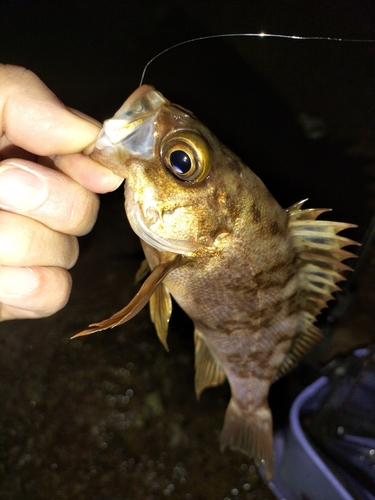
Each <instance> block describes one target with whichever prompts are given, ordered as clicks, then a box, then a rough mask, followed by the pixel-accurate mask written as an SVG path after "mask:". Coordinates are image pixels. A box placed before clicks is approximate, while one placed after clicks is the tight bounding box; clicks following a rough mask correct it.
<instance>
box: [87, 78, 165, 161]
mask: <svg viewBox="0 0 375 500" xmlns="http://www.w3.org/2000/svg"><path fill="white" fill-rule="evenodd" d="M168 103H169V101H168V100H167V99H165V98H164V97H163V96H162V94H160V92H158V91H157V90H155V89H154V88H153V87H151V86H150V85H142V87H139V88H138V89H137V90H136V91H135V92H133V93H132V94H131V95H130V96H129V97H128V98H127V99H126V101H125V102H124V104H123V105H122V106H121V108H120V109H119V110H118V111H117V112H116V113H115V115H114V116H113V117H112V118H110V119H109V120H106V121H105V122H104V124H103V128H102V130H101V131H100V133H99V136H98V138H97V139H96V141H95V143H94V145H93V146H89V147H88V148H86V150H85V154H92V153H93V152H94V151H95V150H97V151H98V152H101V151H103V150H106V151H114V150H115V149H116V148H119V147H120V148H122V149H123V150H124V151H126V152H127V154H128V155H135V156H138V157H141V158H151V157H152V155H153V154H154V148H155V119H156V117H157V114H158V113H159V111H160V109H161V107H162V106H163V105H165V104H168Z"/></svg>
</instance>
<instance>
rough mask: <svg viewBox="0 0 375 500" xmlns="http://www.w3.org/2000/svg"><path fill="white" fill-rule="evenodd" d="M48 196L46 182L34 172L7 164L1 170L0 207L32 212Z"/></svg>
mask: <svg viewBox="0 0 375 500" xmlns="http://www.w3.org/2000/svg"><path fill="white" fill-rule="evenodd" d="M47 196H48V188H47V185H46V184H45V182H44V180H43V179H42V178H41V177H40V176H39V175H37V174H36V173H35V172H33V171H32V170H30V169H28V168H26V167H20V166H18V165H12V164H7V165H3V166H2V167H1V168H0V205H1V206H2V208H5V209H11V210H19V211H25V210H32V209H34V208H37V207H38V206H39V205H41V204H42V203H43V202H44V201H45V200H46V199H47Z"/></svg>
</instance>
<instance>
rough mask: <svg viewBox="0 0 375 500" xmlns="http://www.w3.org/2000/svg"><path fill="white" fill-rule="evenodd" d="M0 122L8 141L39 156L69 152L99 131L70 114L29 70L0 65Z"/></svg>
mask: <svg viewBox="0 0 375 500" xmlns="http://www.w3.org/2000/svg"><path fill="white" fill-rule="evenodd" d="M0 84H1V87H0V88H1V92H0V123H2V131H3V133H4V134H5V136H6V137H7V139H8V141H10V142H11V143H13V144H15V145H17V146H20V147H22V148H23V149H26V150H27V151H30V152H31V153H34V154H36V155H39V156H49V155H55V154H70V153H78V152H80V151H82V150H83V149H84V148H85V147H86V146H87V145H88V144H90V143H92V142H93V141H94V140H95V139H96V137H97V135H98V132H99V130H100V128H99V127H98V126H97V125H96V124H94V123H93V122H91V121H89V120H86V119H84V118H82V117H81V116H78V115H77V114H74V113H72V112H71V111H70V110H69V109H68V108H66V107H65V106H64V105H63V104H62V102H61V101H60V100H59V99H58V98H57V97H56V96H55V94H54V93H53V92H52V91H51V90H50V89H49V88H48V87H46V85H44V83H43V82H42V81H41V80H40V79H39V78H38V77H37V76H36V75H35V74H34V73H33V72H31V71H29V70H26V69H24V68H20V67H17V66H11V65H4V64H0Z"/></svg>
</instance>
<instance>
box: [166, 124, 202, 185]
mask: <svg viewBox="0 0 375 500" xmlns="http://www.w3.org/2000/svg"><path fill="white" fill-rule="evenodd" d="M160 155H161V158H162V160H163V162H164V165H165V166H166V167H167V169H168V170H170V171H171V172H172V174H173V175H174V176H175V177H177V178H178V179H181V180H184V181H189V182H200V181H203V180H204V179H205V178H206V177H207V175H208V173H209V171H210V168H211V153H210V148H209V146H208V144H207V142H206V140H205V139H204V137H202V136H201V135H200V134H197V133H196V132H193V131H192V130H176V131H174V132H171V133H170V134H168V135H167V136H166V137H165V138H164V139H163V141H162V144H161V148H160Z"/></svg>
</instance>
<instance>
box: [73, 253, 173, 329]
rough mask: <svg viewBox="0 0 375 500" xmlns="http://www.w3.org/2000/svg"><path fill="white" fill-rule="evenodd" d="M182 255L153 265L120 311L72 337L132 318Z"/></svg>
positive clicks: (116, 324)
mask: <svg viewBox="0 0 375 500" xmlns="http://www.w3.org/2000/svg"><path fill="white" fill-rule="evenodd" d="M181 260H182V255H180V254H177V255H176V256H175V257H174V258H173V259H172V260H170V261H168V262H162V263H160V264H159V265H157V266H156V267H155V269H154V270H153V271H152V273H151V274H150V276H149V277H148V278H147V279H146V281H145V282H144V283H143V285H142V286H141V288H140V290H139V292H138V293H137V295H136V296H135V297H134V298H133V299H132V300H131V301H130V302H129V304H128V305H127V306H125V307H124V308H123V309H121V311H118V312H117V313H116V314H114V315H113V316H111V317H110V318H108V319H105V320H103V321H101V322H99V323H93V324H92V325H90V328H89V329H88V330H84V331H83V332H80V333H77V334H76V335H74V337H72V338H76V337H82V336H84V335H90V334H91V333H95V332H100V331H102V330H107V329H108V328H114V327H115V326H118V325H122V324H123V323H126V322H127V321H129V320H130V319H131V318H134V316H136V315H137V314H138V313H139V311H140V310H141V309H143V307H144V306H145V305H146V304H147V302H148V301H149V300H150V298H151V296H152V295H153V293H154V292H155V290H156V289H157V287H158V286H159V284H160V283H161V282H162V281H163V279H164V278H165V277H166V276H167V275H168V274H169V273H170V272H171V271H173V269H176V267H178V266H179V265H180V264H181Z"/></svg>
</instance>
